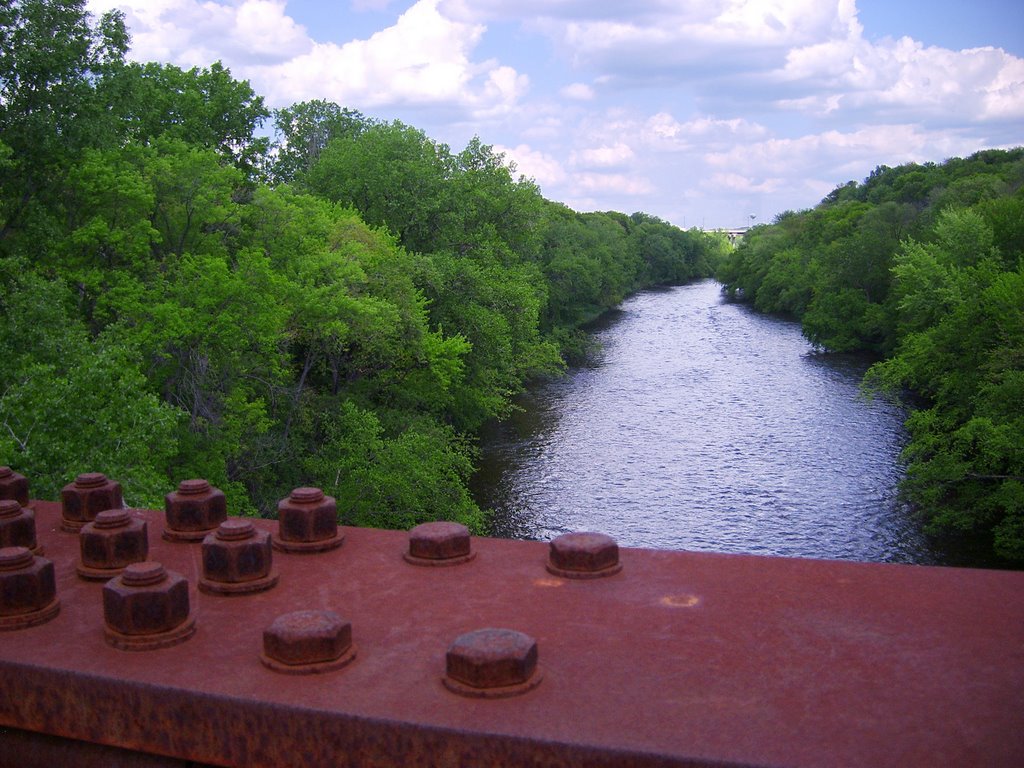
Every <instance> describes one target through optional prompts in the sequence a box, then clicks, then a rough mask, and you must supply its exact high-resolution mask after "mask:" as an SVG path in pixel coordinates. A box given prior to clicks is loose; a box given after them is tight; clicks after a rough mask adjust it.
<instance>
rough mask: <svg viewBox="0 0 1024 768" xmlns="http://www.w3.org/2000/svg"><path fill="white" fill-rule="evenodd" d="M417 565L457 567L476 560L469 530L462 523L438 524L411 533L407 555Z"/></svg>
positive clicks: (441, 522) (421, 527) (428, 525)
mask: <svg viewBox="0 0 1024 768" xmlns="http://www.w3.org/2000/svg"><path fill="white" fill-rule="evenodd" d="M403 556H404V557H405V559H406V561H407V562H410V563H412V564H414V565H457V564H459V563H465V562H468V561H470V560H472V559H473V558H474V557H475V556H476V553H475V552H473V551H471V548H470V538H469V529H468V528H467V527H466V526H464V525H461V524H460V523H452V522H447V521H438V522H433V523H423V524H421V525H417V526H416V527H415V528H413V529H412V530H411V531H409V549H408V550H407V551H406V552H405V554H404V555H403Z"/></svg>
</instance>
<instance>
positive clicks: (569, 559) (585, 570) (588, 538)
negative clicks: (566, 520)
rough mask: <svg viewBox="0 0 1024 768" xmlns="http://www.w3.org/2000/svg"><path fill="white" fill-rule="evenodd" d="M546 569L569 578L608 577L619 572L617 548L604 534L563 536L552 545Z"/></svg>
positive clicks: (552, 542) (613, 541)
mask: <svg viewBox="0 0 1024 768" xmlns="http://www.w3.org/2000/svg"><path fill="white" fill-rule="evenodd" d="M547 568H548V570H549V571H550V572H551V573H554V574H557V575H559V576H566V577H569V578H592V577H596V576H611V575H612V574H615V573H618V572H619V571H620V570H621V569H622V565H621V564H620V563H619V545H618V544H616V543H615V539H613V538H612V537H611V536H608V535H606V534H603V533H566V534H563V535H562V536H559V537H558V538H556V539H554V540H552V541H551V544H550V548H549V552H548V565H547Z"/></svg>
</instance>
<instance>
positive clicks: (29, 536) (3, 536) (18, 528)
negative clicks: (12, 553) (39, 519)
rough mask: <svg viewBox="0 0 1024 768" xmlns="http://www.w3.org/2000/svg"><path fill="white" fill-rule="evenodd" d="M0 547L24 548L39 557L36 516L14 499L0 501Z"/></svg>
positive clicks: (41, 549)
mask: <svg viewBox="0 0 1024 768" xmlns="http://www.w3.org/2000/svg"><path fill="white" fill-rule="evenodd" d="M0 547H25V548H27V549H30V550H32V552H33V554H36V555H41V554H42V553H43V548H42V547H40V546H39V543H38V541H37V540H36V516H35V513H34V512H33V511H32V510H31V509H25V508H24V507H22V506H21V504H20V503H19V502H18V501H17V500H15V499H0Z"/></svg>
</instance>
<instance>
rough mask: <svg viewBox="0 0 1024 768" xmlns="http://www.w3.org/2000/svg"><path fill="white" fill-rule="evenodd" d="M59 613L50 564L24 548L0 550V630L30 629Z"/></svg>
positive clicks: (55, 584)
mask: <svg viewBox="0 0 1024 768" xmlns="http://www.w3.org/2000/svg"><path fill="white" fill-rule="evenodd" d="M59 612H60V601H59V600H58V599H57V580H56V578H55V576H54V570H53V563H52V562H50V561H49V560H47V559H46V558H43V557H37V556H35V555H33V554H32V551H31V550H30V549H28V548H26V547H4V548H3V549H0V630H10V629H23V628H25V627H33V626H35V625H37V624H42V623H44V622H47V621H49V620H50V619H52V618H53V617H54V616H56V615H57V614H58V613H59Z"/></svg>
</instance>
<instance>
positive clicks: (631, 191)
mask: <svg viewBox="0 0 1024 768" xmlns="http://www.w3.org/2000/svg"><path fill="white" fill-rule="evenodd" d="M571 182H572V188H573V190H574V191H575V192H576V193H577V194H594V193H607V192H611V193H614V194H616V195H628V196H633V195H647V194H650V193H651V192H653V191H654V189H655V187H654V185H653V184H652V183H651V182H650V180H648V179H646V178H643V177H642V176H637V175H634V174H624V173H579V174H575V175H573V177H572V179H571Z"/></svg>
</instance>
